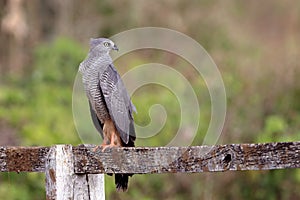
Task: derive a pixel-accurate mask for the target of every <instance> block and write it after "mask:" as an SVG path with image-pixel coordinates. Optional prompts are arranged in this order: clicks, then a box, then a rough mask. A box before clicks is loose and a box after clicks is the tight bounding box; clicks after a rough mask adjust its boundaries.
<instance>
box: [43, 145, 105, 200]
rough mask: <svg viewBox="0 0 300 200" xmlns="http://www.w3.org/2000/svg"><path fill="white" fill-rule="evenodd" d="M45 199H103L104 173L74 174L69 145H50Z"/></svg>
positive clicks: (46, 170)
mask: <svg viewBox="0 0 300 200" xmlns="http://www.w3.org/2000/svg"><path fill="white" fill-rule="evenodd" d="M45 167H46V169H45V174H46V199H47V200H66V199H68V200H69V199H72V200H73V199H74V200H77V199H78V200H104V199H105V193H104V174H81V175H78V174H75V173H74V157H73V151H72V146H71V145H56V146H53V147H51V149H50V151H49V154H48V157H47V160H46V163H45Z"/></svg>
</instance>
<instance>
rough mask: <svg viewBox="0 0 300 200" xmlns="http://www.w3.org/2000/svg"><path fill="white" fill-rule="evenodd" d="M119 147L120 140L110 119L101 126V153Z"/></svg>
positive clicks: (120, 144)
mask: <svg viewBox="0 0 300 200" xmlns="http://www.w3.org/2000/svg"><path fill="white" fill-rule="evenodd" d="M121 146H122V142H121V138H120V136H119V133H118V131H117V129H116V127H115V125H114V123H113V122H112V120H111V119H110V120H106V121H105V122H104V126H103V143H102V144H101V147H102V148H103V149H102V151H104V150H105V149H106V148H111V147H121Z"/></svg>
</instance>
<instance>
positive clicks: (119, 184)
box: [115, 174, 132, 192]
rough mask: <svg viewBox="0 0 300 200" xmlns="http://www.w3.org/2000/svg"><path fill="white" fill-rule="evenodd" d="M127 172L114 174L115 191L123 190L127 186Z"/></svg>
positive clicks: (125, 189)
mask: <svg viewBox="0 0 300 200" xmlns="http://www.w3.org/2000/svg"><path fill="white" fill-rule="evenodd" d="M129 176H132V175H128V174H115V184H116V189H117V191H122V192H125V191H127V187H128V177H129Z"/></svg>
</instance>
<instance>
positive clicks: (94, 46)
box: [90, 38, 119, 53]
mask: <svg viewBox="0 0 300 200" xmlns="http://www.w3.org/2000/svg"><path fill="white" fill-rule="evenodd" d="M111 50H116V51H118V50H119V49H118V47H117V45H115V43H114V42H113V41H111V40H110V39H107V38H91V39H90V51H95V52H98V53H109V52H110V51H111Z"/></svg>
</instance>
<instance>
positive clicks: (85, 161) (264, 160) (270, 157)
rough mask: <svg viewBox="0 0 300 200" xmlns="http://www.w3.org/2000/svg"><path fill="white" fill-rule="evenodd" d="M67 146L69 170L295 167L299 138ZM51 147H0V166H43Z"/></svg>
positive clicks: (299, 164)
mask: <svg viewBox="0 0 300 200" xmlns="http://www.w3.org/2000/svg"><path fill="white" fill-rule="evenodd" d="M66 146H69V147H71V149H72V152H73V162H74V164H73V165H74V172H75V173H76V174H85V173H87V174H96V173H135V174H137V173H138V174H144V173H177V172H181V173H182V172H188V173H189V172H192V173H193V172H214V171H227V170H270V169H285V168H300V142H279V143H264V144H228V145H215V146H191V147H136V148H112V149H106V150H105V151H104V152H102V149H101V148H98V149H97V150H96V151H95V146H93V145H80V146H75V147H72V146H70V145H66ZM51 148H52V147H0V171H1V172H12V171H14V172H45V161H46V159H47V155H48V153H49V151H50V149H51Z"/></svg>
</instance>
